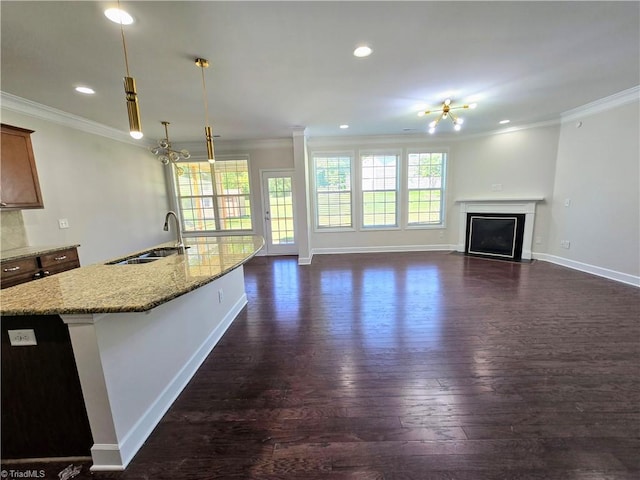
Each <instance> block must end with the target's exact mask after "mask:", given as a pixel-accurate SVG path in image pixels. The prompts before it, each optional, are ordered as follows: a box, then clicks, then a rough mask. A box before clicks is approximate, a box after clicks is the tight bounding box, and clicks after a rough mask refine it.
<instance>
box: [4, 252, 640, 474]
mask: <svg viewBox="0 0 640 480" xmlns="http://www.w3.org/2000/svg"><path fill="white" fill-rule="evenodd" d="M245 276H246V288H247V295H248V298H249V305H248V306H247V308H245V309H244V310H243V312H242V313H241V314H240V316H239V317H238V318H237V319H236V320H235V322H234V323H233V325H232V326H231V327H230V329H229V330H228V332H227V333H226V334H225V336H224V337H223V339H222V340H221V342H220V343H219V345H218V346H216V348H215V349H214V351H213V352H212V353H211V355H210V356H209V357H208V359H207V360H206V361H205V363H204V364H203V366H202V368H201V369H200V371H199V372H198V373H197V374H196V376H195V377H194V378H193V380H192V381H191V382H190V384H189V385H188V386H187V388H186V389H185V390H184V391H183V393H182V394H181V395H180V397H179V398H178V400H177V401H176V403H175V404H174V405H173V407H172V408H171V409H170V411H169V412H168V413H167V414H166V416H165V417H164V419H163V420H162V421H161V423H160V424H159V425H158V426H157V428H156V429H155V431H154V432H153V434H152V435H151V437H150V438H149V439H148V440H147V442H146V443H145V445H144V446H143V448H142V449H141V450H140V452H139V453H138V454H137V455H136V457H135V458H134V460H133V461H132V462H131V464H130V465H129V467H128V468H127V470H126V471H124V472H121V473H96V474H89V473H88V466H89V463H82V462H75V465H76V466H81V467H82V470H81V472H80V474H79V475H78V476H77V477H75V478H76V479H79V480H80V479H88V478H94V479H97V480H101V479H121V480H143V479H144V480H155V479H167V480H169V479H170V480H187V479H188V480H200V479H247V480H250V479H269V480H272V479H273V480H275V479H283V480H284V479H305V480H314V479H328V480H355V479H358V480H360V479H361V480H369V479H371V480H374V479H375V480H444V479H447V480H494V479H496V480H497V479H510V480H511V479H514V480H515V479H532V480H534V479H535V480H538V479H540V480H542V479H545V480H614V479H616V480H628V479H638V478H640V321H639V320H640V318H639V317H640V289H638V288H635V287H631V286H626V285H623V284H619V283H616V282H612V281H609V280H606V279H602V278H598V277H595V276H591V275H588V274H584V273H581V272H577V271H572V270H569V269H565V268H562V267H559V266H555V265H552V264H549V263H544V262H533V263H531V264H514V263H506V262H499V261H492V260H485V259H478V258H470V257H465V256H462V255H458V254H451V253H441V252H429V253H423V252H411V253H394V254H357V255H331V256H329V255H326V256H316V257H315V258H314V260H313V264H312V265H310V266H298V265H297V261H296V258H295V257H257V258H255V259H253V260H252V261H251V262H250V263H249V264H247V265H246V266H245ZM68 463H73V462H68ZM66 465H67V464H66V463H65V464H47V465H44V466H43V465H40V464H27V465H19V466H15V465H14V466H11V468H14V469H23V470H24V469H28V468H43V469H45V470H46V472H47V475H48V476H47V477H46V478H53V479H57V478H58V472H59V471H60V470H61V469H62V468H64V467H65V466H66ZM3 468H4V469H7V468H8V466H7V465H4V466H3Z"/></svg>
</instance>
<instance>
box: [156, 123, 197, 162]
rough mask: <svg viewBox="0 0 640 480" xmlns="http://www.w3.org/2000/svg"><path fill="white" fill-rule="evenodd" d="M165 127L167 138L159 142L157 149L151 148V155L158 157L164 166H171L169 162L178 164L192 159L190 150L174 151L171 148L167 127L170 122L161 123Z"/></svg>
mask: <svg viewBox="0 0 640 480" xmlns="http://www.w3.org/2000/svg"><path fill="white" fill-rule="evenodd" d="M160 123H162V125H164V135H165V137H164V138H163V139H162V140H160V141H159V142H158V146H157V147H152V148H151V153H153V154H154V155H157V156H158V159H159V160H160V161H161V162H162V164H163V165H169V162H173V163H175V162H177V161H179V160H188V159H189V158H191V154H190V153H189V151H188V150H180V151H179V152H178V151H177V150H173V149H172V148H171V142H170V141H169V129H168V127H167V125H169V122H160Z"/></svg>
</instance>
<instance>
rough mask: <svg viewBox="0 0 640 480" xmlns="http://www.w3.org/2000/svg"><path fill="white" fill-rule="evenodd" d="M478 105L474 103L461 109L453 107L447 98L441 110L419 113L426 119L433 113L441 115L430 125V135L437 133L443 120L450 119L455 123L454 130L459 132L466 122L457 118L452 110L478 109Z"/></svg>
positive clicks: (462, 106) (461, 106)
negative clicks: (437, 128) (426, 116)
mask: <svg viewBox="0 0 640 480" xmlns="http://www.w3.org/2000/svg"><path fill="white" fill-rule="evenodd" d="M477 106H478V105H477V104H476V103H472V104H470V105H460V106H459V107H452V106H451V99H450V98H447V99H446V100H445V101H444V102H442V107H441V109H439V110H427V111H426V112H419V113H418V116H419V117H424V116H425V115H429V114H431V113H439V114H440V115H439V116H438V118H436V119H435V120H434V121H432V122H431V123H430V124H429V133H434V132H435V131H436V127H437V126H438V124H439V123H440V120H442V119H443V118H447V117H448V118H450V119H451V121H452V122H453V128H454V130H456V131H459V130H460V129H461V128H462V123H463V122H464V120H463V119H462V118H460V117H458V116H456V115H455V114H454V113H453V112H452V111H451V110H458V109H461V108H471V109H473V108H476V107H477Z"/></svg>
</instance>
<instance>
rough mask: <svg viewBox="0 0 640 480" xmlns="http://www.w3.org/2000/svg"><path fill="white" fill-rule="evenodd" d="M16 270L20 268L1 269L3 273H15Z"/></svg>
mask: <svg viewBox="0 0 640 480" xmlns="http://www.w3.org/2000/svg"><path fill="white" fill-rule="evenodd" d="M18 270H20V267H10V268H5V269H3V271H4V272H17V271H18Z"/></svg>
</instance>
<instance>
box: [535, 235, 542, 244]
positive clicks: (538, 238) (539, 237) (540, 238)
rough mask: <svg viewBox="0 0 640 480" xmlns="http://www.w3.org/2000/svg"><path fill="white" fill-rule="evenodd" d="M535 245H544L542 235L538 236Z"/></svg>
mask: <svg viewBox="0 0 640 480" xmlns="http://www.w3.org/2000/svg"><path fill="white" fill-rule="evenodd" d="M535 244H536V245H540V244H542V237H541V236H540V235H537V236H536V238H535Z"/></svg>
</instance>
